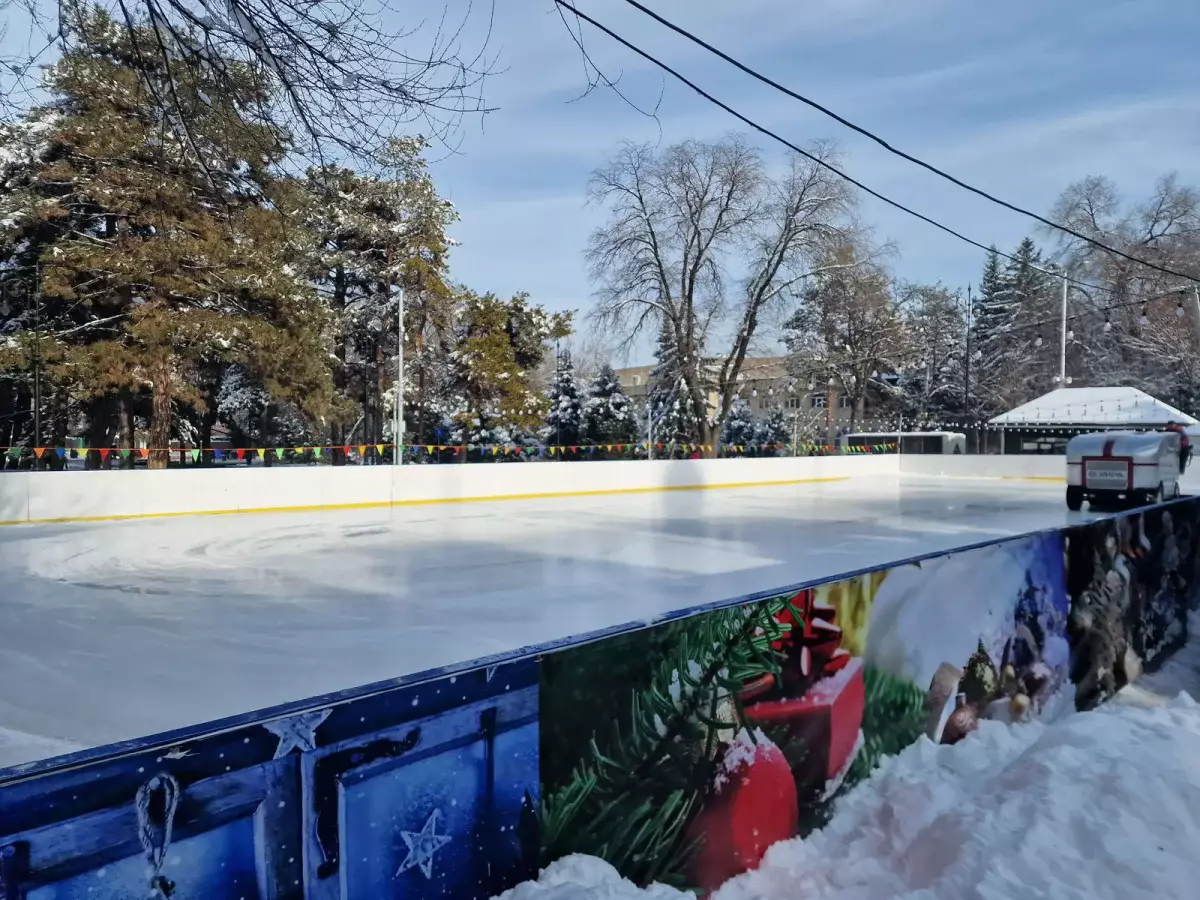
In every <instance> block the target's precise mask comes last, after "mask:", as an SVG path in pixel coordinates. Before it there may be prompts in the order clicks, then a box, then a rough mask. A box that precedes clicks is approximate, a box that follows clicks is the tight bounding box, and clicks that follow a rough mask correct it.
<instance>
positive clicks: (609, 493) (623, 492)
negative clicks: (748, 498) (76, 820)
mask: <svg viewBox="0 0 1200 900" xmlns="http://www.w3.org/2000/svg"><path fill="white" fill-rule="evenodd" d="M849 480H850V476H849V475H839V476H830V477H827V478H790V479H786V480H782V481H734V482H729V483H728V484H683V485H659V486H656V487H641V488H612V489H610V490H594V491H545V492H541V493H530V494H493V495H491V496H485V497H435V498H427V499H421V500H380V501H371V502H366V503H334V504H328V505H316V506H264V507H259V508H253V507H251V508H246V509H206V510H196V511H181V512H157V513H127V514H124V515H114V516H62V517H59V518H51V519H27V520H20V519H13V520H10V521H3V522H0V526H5V525H55V524H58V525H61V524H69V523H81V522H128V521H131V520H134V519H177V518H182V517H190V516H238V515H269V514H276V515H277V514H279V513H304V512H336V511H344V510H354V509H393V508H402V507H410V506H443V505H451V504H461V503H505V502H512V501H517V500H566V499H573V498H579V497H619V496H627V495H632V494H666V493H673V492H680V491H728V490H738V489H741V490H747V489H751V488H765V487H795V486H800V485H809V484H833V483H836V482H840V481H849Z"/></svg>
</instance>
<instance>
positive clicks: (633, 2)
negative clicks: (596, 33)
mask: <svg viewBox="0 0 1200 900" xmlns="http://www.w3.org/2000/svg"><path fill="white" fill-rule="evenodd" d="M625 2H626V3H628V4H629V5H630V6H632V7H634V8H635V9H638V10H640V11H641V12H643V13H645V14H646V15H648V16H649V17H650V18H652V19H654V21H656V22H658V23H659V24H660V25H663V26H665V27H666V28H669V29H670V30H671V31H674V32H675V33H676V34H678V35H680V36H681V37H685V38H687V39H688V40H689V41H691V42H692V43H693V44H696V45H697V46H700V47H703V48H704V49H705V50H707V51H708V52H709V53H712V54H714V55H715V56H718V57H720V58H721V59H723V60H724V61H725V62H727V63H729V64H730V65H731V66H734V67H735V68H737V69H739V70H740V71H742V72H744V73H745V74H747V75H749V76H750V77H751V78H755V79H757V80H758V81H760V82H762V83H763V84H765V85H769V86H770V87H773V88H775V90H777V91H780V92H782V93H784V94H787V95H788V96H789V97H791V98H792V99H793V100H799V101H800V102H801V103H803V104H805V105H806V106H809V107H811V108H812V109H815V110H816V111H817V112H819V113H822V114H824V115H826V116H828V117H829V118H831V119H833V120H834V121H836V122H839V123H841V124H842V125H845V126H846V127H847V128H849V129H851V130H852V131H856V132H858V133H859V134H861V135H862V136H863V137H865V138H868V139H870V140H872V141H874V142H875V143H876V144H878V145H879V146H881V147H883V148H884V149H885V150H887V151H888V152H889V153H893V154H895V155H896V156H899V157H900V158H901V159H904V160H907V161H908V162H910V163H913V164H914V165H917V166H920V167H921V168H922V169H925V170H927V171H929V172H932V173H933V174H934V175H938V176H940V177H942V178H944V179H946V180H947V181H949V182H950V183H951V184H954V185H956V186H958V187H960V188H962V189H963V190H966V191H970V192H971V193H972V194H976V195H977V196H980V197H983V198H984V199H985V200H989V201H991V202H992V203H995V204H997V205H999V206H1002V207H1004V208H1005V209H1007V210H1010V211H1012V212H1015V213H1019V214H1020V215H1022V216H1027V217H1028V218H1030V219H1033V220H1034V221H1037V222H1040V223H1041V224H1043V225H1046V226H1048V227H1050V228H1053V229H1055V230H1056V231H1061V232H1062V233H1063V234H1069V235H1070V236H1071V237H1074V238H1078V239H1079V240H1081V241H1085V242H1086V243H1088V244H1091V245H1092V246H1093V247H1096V248H1097V249H1099V250H1103V251H1105V252H1106V253H1111V254H1113V255H1114V256H1119V257H1121V258H1122V259H1126V260H1128V261H1129V262H1133V263H1137V264H1138V265H1140V266H1146V267H1147V268H1150V269H1154V270H1155V271H1158V272H1162V273H1163V274H1165V275H1174V276H1175V277H1177V278H1184V279H1186V280H1188V281H1192V282H1200V279H1197V278H1196V277H1195V276H1194V275H1185V274H1184V273H1183V272H1177V271H1175V270H1174V269H1168V268H1166V267H1165V266H1160V265H1157V264H1156V263H1152V262H1149V261H1147V260H1144V259H1139V258H1138V257H1136V256H1131V255H1130V254H1128V253H1126V252H1124V251H1123V250H1118V249H1117V248H1116V247H1110V246H1109V245H1108V244H1105V243H1104V242H1103V241H1098V240H1096V239H1095V238H1092V237H1089V236H1088V235H1086V234H1083V233H1081V232H1078V231H1075V230H1074V229H1073V228H1069V227H1068V226H1066V225H1061V224H1059V223H1058V222H1054V221H1051V220H1050V219H1047V218H1046V217H1045V216H1041V215H1038V214H1037V213H1035V212H1033V211H1032V210H1028V209H1025V208H1024V207H1021V206H1017V205H1016V204H1014V203H1009V202H1008V201H1007V200H1002V199H1001V198H999V197H996V196H995V195H993V194H989V193H988V192H987V191H985V190H983V189H982V188H977V187H975V186H974V185H972V184H968V183H967V182H965V181H963V180H961V179H959V178H956V177H955V176H953V175H951V174H950V173H949V172H945V171H943V170H942V169H939V168H938V167H937V166H935V165H933V164H932V163H927V162H925V160H923V159H920V158H919V157H916V156H913V155H912V154H910V153H905V152H904V151H903V150H901V149H899V148H897V147H893V146H892V145H891V144H889V143H888V142H887V141H885V140H884V139H883V138H881V137H880V136H879V135H877V134H875V133H874V132H871V131H868V130H867V129H866V128H863V127H862V126H861V125H856V124H855V123H853V122H851V121H850V120H849V119H847V118H845V117H843V116H840V115H838V114H837V113H835V112H834V111H833V110H831V109H829V108H828V107H825V106H822V105H821V104H820V103H818V102H817V101H815V100H812V99H810V98H809V97H805V96H804V95H803V94H799V93H797V92H796V91H793V90H792V89H791V88H788V87H786V86H784V85H782V84H780V83H779V82H777V81H774V80H772V79H771V78H768V77H767V76H766V75H763V74H762V73H761V72H758V71H756V70H754V69H752V68H750V67H749V66H747V65H746V64H745V63H743V62H741V61H739V60H737V59H734V58H733V57H732V56H730V55H729V54H728V53H726V52H724V51H723V50H721V49H720V48H718V47H714V46H713V45H712V44H710V43H708V42H707V41H705V40H704V39H703V38H700V37H697V36H696V35H694V34H692V33H691V32H690V31H688V30H687V29H685V28H682V27H680V26H679V25H676V24H675V23H674V22H671V21H669V20H668V19H665V18H663V17H662V16H660V15H659V14H658V13H656V12H655V11H654V10H652V9H649V8H648V7H646V6H644V5H643V4H641V3H639V2H638V0H625ZM562 5H564V6H565V5H566V4H565V3H564V4H562ZM593 24H595V23H594V22H593Z"/></svg>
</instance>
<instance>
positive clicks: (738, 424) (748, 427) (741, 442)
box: [721, 397, 757, 452]
mask: <svg viewBox="0 0 1200 900" xmlns="http://www.w3.org/2000/svg"><path fill="white" fill-rule="evenodd" d="M756 438H757V428H756V426H755V423H754V418H753V417H752V416H751V414H750V405H749V404H748V403H747V402H746V401H745V400H742V399H741V398H740V397H739V398H738V399H737V400H734V401H733V406H731V407H730V409H729V415H728V416H726V417H725V427H724V428H722V429H721V443H722V444H724V445H725V448H726V449H727V450H728V449H732V450H733V451H734V452H741V451H743V450H744V449H745V445H747V444H753V443H755V442H756V440H755V439H756Z"/></svg>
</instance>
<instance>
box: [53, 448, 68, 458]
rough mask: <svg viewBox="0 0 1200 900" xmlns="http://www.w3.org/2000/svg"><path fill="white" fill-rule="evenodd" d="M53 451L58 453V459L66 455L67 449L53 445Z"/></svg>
mask: <svg viewBox="0 0 1200 900" xmlns="http://www.w3.org/2000/svg"><path fill="white" fill-rule="evenodd" d="M54 452H55V453H57V454H58V458H59V459H64V458H65V457H66V455H67V451H66V450H64V449H63V448H62V447H55V448H54Z"/></svg>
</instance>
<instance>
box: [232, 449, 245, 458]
mask: <svg viewBox="0 0 1200 900" xmlns="http://www.w3.org/2000/svg"><path fill="white" fill-rule="evenodd" d="M233 452H234V453H236V454H237V458H238V459H245V458H246V451H245V450H243V449H242V448H241V447H238V448H237V449H236V450H234V451H233Z"/></svg>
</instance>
